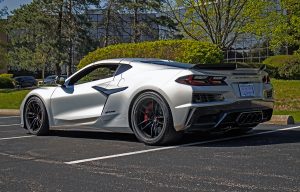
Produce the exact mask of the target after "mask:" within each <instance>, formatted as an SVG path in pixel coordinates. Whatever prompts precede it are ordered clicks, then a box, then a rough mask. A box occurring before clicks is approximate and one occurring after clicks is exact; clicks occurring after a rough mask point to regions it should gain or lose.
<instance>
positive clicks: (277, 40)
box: [269, 0, 300, 54]
mask: <svg viewBox="0 0 300 192" xmlns="http://www.w3.org/2000/svg"><path fill="white" fill-rule="evenodd" d="M279 13H280V16H281V18H280V19H278V20H277V24H276V25H275V28H274V30H272V32H271V33H269V38H270V43H271V45H272V48H273V49H278V48H281V47H286V48H287V49H288V50H287V52H288V53H289V54H291V53H293V51H295V50H297V49H299V46H300V1H299V0H281V1H280V9H279Z"/></svg>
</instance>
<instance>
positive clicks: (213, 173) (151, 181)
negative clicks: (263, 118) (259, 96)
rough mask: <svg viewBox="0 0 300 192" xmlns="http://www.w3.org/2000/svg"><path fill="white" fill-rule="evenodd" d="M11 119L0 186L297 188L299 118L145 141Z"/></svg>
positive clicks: (1, 144) (0, 141) (4, 122)
mask: <svg viewBox="0 0 300 192" xmlns="http://www.w3.org/2000/svg"><path fill="white" fill-rule="evenodd" d="M15 124H16V125H15ZM18 124H19V117H0V191H18V190H20V189H22V191H300V190H299V189H300V179H299V175H300V145H299V142H300V125H293V126H290V127H288V126H275V125H260V126H258V127H257V128H256V129H255V130H254V131H253V132H252V133H250V134H249V135H247V136H232V135H229V134H227V135H226V134H225V135H205V136H204V135H200V134H193V135H190V134H188V135H185V136H184V138H183V140H182V141H181V142H180V143H178V144H177V145H175V146H161V147H150V146H145V145H144V144H142V143H140V142H138V141H137V139H136V138H135V136H134V135H132V134H124V133H109V132H101V131H98V130H93V129H79V128H71V129H70V128H68V129H66V128H59V129H55V130H53V131H52V132H51V134H50V135H49V136H42V137H37V136H31V135H28V134H27V133H26V131H25V130H24V129H22V128H20V126H19V125H18Z"/></svg>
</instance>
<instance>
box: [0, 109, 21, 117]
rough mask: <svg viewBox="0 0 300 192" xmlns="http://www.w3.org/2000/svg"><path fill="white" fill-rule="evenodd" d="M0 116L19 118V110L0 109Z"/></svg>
mask: <svg viewBox="0 0 300 192" xmlns="http://www.w3.org/2000/svg"><path fill="white" fill-rule="evenodd" d="M0 115H7V116H19V115H20V110H19V109H0Z"/></svg>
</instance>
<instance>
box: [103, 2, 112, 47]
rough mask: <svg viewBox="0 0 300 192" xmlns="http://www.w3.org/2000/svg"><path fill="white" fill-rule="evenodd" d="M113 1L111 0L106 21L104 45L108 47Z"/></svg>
mask: <svg viewBox="0 0 300 192" xmlns="http://www.w3.org/2000/svg"><path fill="white" fill-rule="evenodd" d="M111 6H112V1H111V0H109V2H108V6H107V12H106V18H105V19H106V21H105V37H104V43H103V46H104V47H106V46H107V45H108V40H109V23H110V12H111Z"/></svg>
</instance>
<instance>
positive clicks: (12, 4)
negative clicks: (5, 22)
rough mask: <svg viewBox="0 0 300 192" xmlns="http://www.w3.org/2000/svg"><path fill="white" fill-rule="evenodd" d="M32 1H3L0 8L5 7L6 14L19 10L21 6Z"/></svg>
mask: <svg viewBox="0 0 300 192" xmlns="http://www.w3.org/2000/svg"><path fill="white" fill-rule="evenodd" d="M30 2H32V0H4V1H2V2H1V3H0V8H2V7H5V6H6V7H7V8H8V12H9V13H10V11H13V10H14V9H16V8H19V7H20V6H21V5H24V4H28V3H30Z"/></svg>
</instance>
